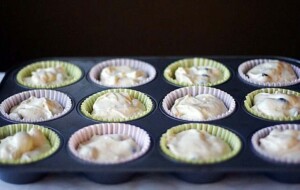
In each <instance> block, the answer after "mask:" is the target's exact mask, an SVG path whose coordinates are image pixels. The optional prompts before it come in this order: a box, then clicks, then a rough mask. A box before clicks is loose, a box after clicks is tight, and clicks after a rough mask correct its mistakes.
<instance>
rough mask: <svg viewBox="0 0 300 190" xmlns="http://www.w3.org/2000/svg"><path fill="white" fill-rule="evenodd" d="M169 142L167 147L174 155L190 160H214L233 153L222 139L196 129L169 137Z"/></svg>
mask: <svg viewBox="0 0 300 190" xmlns="http://www.w3.org/2000/svg"><path fill="white" fill-rule="evenodd" d="M167 141H168V142H167V146H168V148H169V149H170V151H171V152H172V153H173V154H174V155H176V156H179V157H182V158H185V159H188V160H209V159H214V158H218V157H221V156H223V155H225V154H227V153H229V152H230V151H231V149H230V147H229V145H228V144H227V143H225V142H224V141H223V140H222V139H220V138H218V137H216V136H213V135H210V134H209V133H207V132H205V131H200V130H196V129H189V130H185V131H182V132H180V133H177V134H175V135H174V136H169V137H168V139H167Z"/></svg>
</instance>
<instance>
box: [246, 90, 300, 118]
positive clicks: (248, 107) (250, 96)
mask: <svg viewBox="0 0 300 190" xmlns="http://www.w3.org/2000/svg"><path fill="white" fill-rule="evenodd" d="M262 92H265V93H270V94H274V93H275V92H280V93H283V94H288V95H295V96H300V93H299V92H296V91H292V90H288V89H281V88H262V89H259V90H255V91H253V92H251V93H249V94H247V96H246V99H245V100H244V106H245V108H246V110H247V111H248V112H249V113H251V114H253V115H255V116H257V117H259V118H263V119H268V120H273V121H295V120H300V115H298V116H297V117H272V116H268V115H265V114H263V113H259V112H257V111H255V110H253V109H252V106H253V100H254V96H255V95H257V94H258V93H262Z"/></svg>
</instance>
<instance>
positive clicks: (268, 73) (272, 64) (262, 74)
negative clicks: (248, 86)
mask: <svg viewBox="0 0 300 190" xmlns="http://www.w3.org/2000/svg"><path fill="white" fill-rule="evenodd" d="M246 75H247V76H248V77H249V79H251V80H253V81H256V82H290V81H293V80H296V79H297V75H296V73H295V72H294V70H293V68H292V67H291V65H290V64H288V63H285V62H282V61H275V60H274V61H268V62H265V63H262V64H259V65H257V66H255V67H253V68H252V69H250V70H249V71H248V72H247V73H246Z"/></svg>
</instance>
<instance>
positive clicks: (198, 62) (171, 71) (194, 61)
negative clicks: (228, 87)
mask: <svg viewBox="0 0 300 190" xmlns="http://www.w3.org/2000/svg"><path fill="white" fill-rule="evenodd" d="M193 66H210V67H214V68H217V69H219V70H220V71H221V72H222V75H223V77H222V79H220V80H218V81H216V82H214V83H206V84H203V85H201V86H216V85H219V84H222V83H224V82H226V81H227V80H228V79H229V78H230V71H229V70H228V69H227V67H226V66H225V65H223V64H221V63H219V62H217V61H214V60H211V59H205V58H190V59H181V60H178V61H175V62H174V63H172V64H170V65H168V66H167V67H166V68H165V70H164V77H165V79H166V80H167V81H169V82H170V83H172V84H173V85H176V86H181V87H184V86H195V85H196V84H192V85H191V84H187V83H183V82H178V81H177V80H176V78H175V71H176V70H177V69H178V68H179V67H184V68H189V67H193Z"/></svg>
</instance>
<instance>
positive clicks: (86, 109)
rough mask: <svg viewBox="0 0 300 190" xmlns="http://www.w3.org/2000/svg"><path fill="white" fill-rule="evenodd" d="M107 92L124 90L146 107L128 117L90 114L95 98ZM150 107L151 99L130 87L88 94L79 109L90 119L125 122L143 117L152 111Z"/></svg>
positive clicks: (151, 105) (151, 104)
mask: <svg viewBox="0 0 300 190" xmlns="http://www.w3.org/2000/svg"><path fill="white" fill-rule="evenodd" d="M109 92H126V93H128V94H129V95H130V96H132V97H133V98H135V99H138V100H139V101H140V102H142V103H143V104H144V105H145V107H146V111H143V112H141V113H137V114H134V115H132V116H131V117H129V118H120V119H108V118H103V117H97V116H94V115H92V114H91V113H92V111H93V105H94V103H95V101H96V100H97V98H98V97H100V96H102V95H104V94H106V93H109ZM152 109H153V103H152V100H151V99H150V98H149V97H148V96H147V95H145V94H144V93H141V92H139V91H135V90H131V89H109V90H104V91H101V92H98V93H96V94H93V95H91V96H89V97H88V98H86V99H85V100H84V101H83V102H82V104H81V106H80V111H81V113H82V114H83V115H85V116H86V117H88V118H90V119H93V120H97V121H104V122H125V121H131V120H135V119H139V118H141V117H144V116H145V115H147V114H148V113H150V112H151V111H152Z"/></svg>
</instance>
